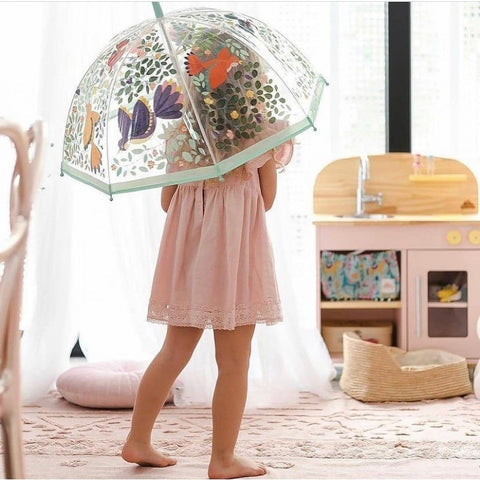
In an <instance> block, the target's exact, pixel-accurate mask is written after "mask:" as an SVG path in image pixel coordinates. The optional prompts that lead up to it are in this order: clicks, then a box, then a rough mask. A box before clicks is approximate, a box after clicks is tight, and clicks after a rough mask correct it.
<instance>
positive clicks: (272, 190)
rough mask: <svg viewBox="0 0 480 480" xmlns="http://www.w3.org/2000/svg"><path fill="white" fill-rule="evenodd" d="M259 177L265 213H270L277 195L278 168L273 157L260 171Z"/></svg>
mask: <svg viewBox="0 0 480 480" xmlns="http://www.w3.org/2000/svg"><path fill="white" fill-rule="evenodd" d="M258 177H259V179H260V190H261V192H262V197H263V203H264V204H265V211H268V210H270V209H271V208H272V205H273V202H274V200H275V196H276V194H277V168H276V166H275V160H274V158H273V155H272V158H270V160H268V161H267V162H266V163H265V164H264V165H263V166H262V167H260V168H259V169H258Z"/></svg>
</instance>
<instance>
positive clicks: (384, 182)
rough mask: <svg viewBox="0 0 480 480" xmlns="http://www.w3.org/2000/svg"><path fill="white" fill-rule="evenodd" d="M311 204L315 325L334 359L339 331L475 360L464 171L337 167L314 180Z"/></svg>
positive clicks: (473, 200)
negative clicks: (314, 278) (314, 243)
mask: <svg viewBox="0 0 480 480" xmlns="http://www.w3.org/2000/svg"><path fill="white" fill-rule="evenodd" d="M313 200H314V218H313V220H314V224H315V229H316V262H317V263H316V265H317V288H316V291H317V306H318V308H317V322H318V327H319V329H321V332H322V335H323V337H324V339H325V342H326V344H327V347H328V348H329V351H330V353H331V355H332V358H333V359H334V360H337V361H341V360H342V346H341V344H340V346H339V338H341V336H342V334H343V332H344V331H348V330H351V331H357V332H360V334H359V335H361V337H362V338H364V339H366V340H370V341H372V342H379V343H384V344H387V345H388V344H389V340H390V343H391V344H392V345H394V346H397V347H400V348H402V349H404V350H407V351H411V350H418V349H425V348H438V349H443V350H446V351H448V352H451V353H454V354H457V355H460V356H463V357H466V358H467V360H468V361H469V362H470V363H473V362H476V361H477V360H478V359H479V358H480V338H479V318H480V216H479V215H478V190H477V181H476V179H475V177H474V175H473V174H472V172H471V171H470V170H469V169H468V168H467V167H466V166H465V165H464V164H462V163H461V162H459V161H457V160H453V159H447V158H438V157H435V158H433V157H429V158H425V157H416V156H414V155H412V154H409V153H389V154H384V155H370V156H368V157H362V159H360V158H359V157H352V158H344V159H340V160H336V161H334V162H332V163H330V164H329V165H327V166H326V167H325V168H324V169H323V170H322V171H321V172H320V173H319V174H318V175H317V178H316V181H315V186H314V199H313ZM362 330H363V335H362ZM340 343H341V342H340Z"/></svg>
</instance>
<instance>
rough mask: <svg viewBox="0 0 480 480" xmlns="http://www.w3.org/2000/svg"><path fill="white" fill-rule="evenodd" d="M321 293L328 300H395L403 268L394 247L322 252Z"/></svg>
mask: <svg viewBox="0 0 480 480" xmlns="http://www.w3.org/2000/svg"><path fill="white" fill-rule="evenodd" d="M320 277H321V286H322V294H323V296H324V297H325V298H326V299H328V300H360V299H362V300H396V299H398V298H399V294H400V268H399V266H398V260H397V253H396V252H395V251H394V250H386V251H378V252H351V253H339V252H331V251H328V250H324V251H322V252H321V268H320Z"/></svg>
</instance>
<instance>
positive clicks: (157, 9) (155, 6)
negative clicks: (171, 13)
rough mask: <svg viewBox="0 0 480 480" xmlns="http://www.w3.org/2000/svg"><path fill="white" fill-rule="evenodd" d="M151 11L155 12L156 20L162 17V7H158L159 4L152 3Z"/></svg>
mask: <svg viewBox="0 0 480 480" xmlns="http://www.w3.org/2000/svg"><path fill="white" fill-rule="evenodd" d="M152 6H153V11H154V12H155V16H156V17H157V18H162V17H163V11H162V7H161V6H160V2H152Z"/></svg>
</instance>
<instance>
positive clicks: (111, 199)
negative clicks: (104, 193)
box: [110, 194, 113, 202]
mask: <svg viewBox="0 0 480 480" xmlns="http://www.w3.org/2000/svg"><path fill="white" fill-rule="evenodd" d="M110 201H111V202H113V197H112V194H110Z"/></svg>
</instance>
